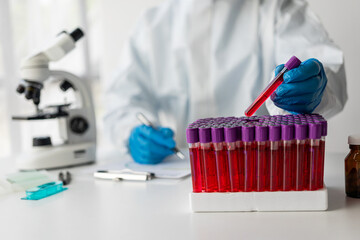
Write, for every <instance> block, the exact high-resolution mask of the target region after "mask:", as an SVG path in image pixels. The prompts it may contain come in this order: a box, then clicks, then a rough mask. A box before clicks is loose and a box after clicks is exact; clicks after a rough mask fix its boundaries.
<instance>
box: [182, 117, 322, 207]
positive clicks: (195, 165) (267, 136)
mask: <svg viewBox="0 0 360 240" xmlns="http://www.w3.org/2000/svg"><path fill="white" fill-rule="evenodd" d="M326 135H327V121H326V120H325V119H324V118H323V117H322V116H321V115H319V114H299V115H276V116H253V117H226V118H225V117H219V118H206V119H199V120H197V121H195V122H193V123H191V124H189V126H188V128H187V129H186V136H187V142H188V144H189V156H190V163H191V172H192V184H193V192H192V193H191V194H190V202H191V208H192V210H193V211H194V212H224V211H225V212H226V211H324V210H326V209H327V205H328V203H327V198H328V193H327V189H326V186H325V184H324V159H325V137H326Z"/></svg>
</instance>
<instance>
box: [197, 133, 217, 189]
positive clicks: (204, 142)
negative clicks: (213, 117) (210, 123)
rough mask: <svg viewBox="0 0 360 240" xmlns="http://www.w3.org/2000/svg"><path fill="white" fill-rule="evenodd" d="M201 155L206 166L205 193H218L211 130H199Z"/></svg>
mask: <svg viewBox="0 0 360 240" xmlns="http://www.w3.org/2000/svg"><path fill="white" fill-rule="evenodd" d="M199 140H200V155H201V159H202V161H203V166H204V175H205V177H204V180H205V192H217V191H218V184H217V171H216V159H215V151H214V147H213V144H212V142H211V141H212V140H211V128H210V127H200V128H199Z"/></svg>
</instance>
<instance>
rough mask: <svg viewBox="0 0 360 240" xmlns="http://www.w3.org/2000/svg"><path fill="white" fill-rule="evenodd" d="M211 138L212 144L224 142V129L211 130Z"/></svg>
mask: <svg viewBox="0 0 360 240" xmlns="http://www.w3.org/2000/svg"><path fill="white" fill-rule="evenodd" d="M211 138H212V141H213V142H214V143H220V142H223V141H224V128H223V127H215V128H212V129H211Z"/></svg>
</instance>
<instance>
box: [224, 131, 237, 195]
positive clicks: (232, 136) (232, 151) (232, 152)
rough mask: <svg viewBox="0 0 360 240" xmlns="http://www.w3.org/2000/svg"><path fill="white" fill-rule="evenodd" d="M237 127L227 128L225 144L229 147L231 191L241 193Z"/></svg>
mask: <svg viewBox="0 0 360 240" xmlns="http://www.w3.org/2000/svg"><path fill="white" fill-rule="evenodd" d="M237 131H238V129H237V127H235V126H231V127H225V128H224V134H225V142H226V146H227V156H228V162H229V173H230V191H231V192H239V191H240V161H239V160H240V152H239V150H238V149H237V147H236V141H237Z"/></svg>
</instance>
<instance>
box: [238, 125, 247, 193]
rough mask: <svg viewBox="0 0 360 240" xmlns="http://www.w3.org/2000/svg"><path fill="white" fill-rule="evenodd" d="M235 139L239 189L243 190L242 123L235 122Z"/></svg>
mask: <svg viewBox="0 0 360 240" xmlns="http://www.w3.org/2000/svg"><path fill="white" fill-rule="evenodd" d="M236 130H237V140H236V150H237V152H238V162H239V191H241V192H243V191H245V158H244V143H243V141H242V125H241V124H237V126H236Z"/></svg>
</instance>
